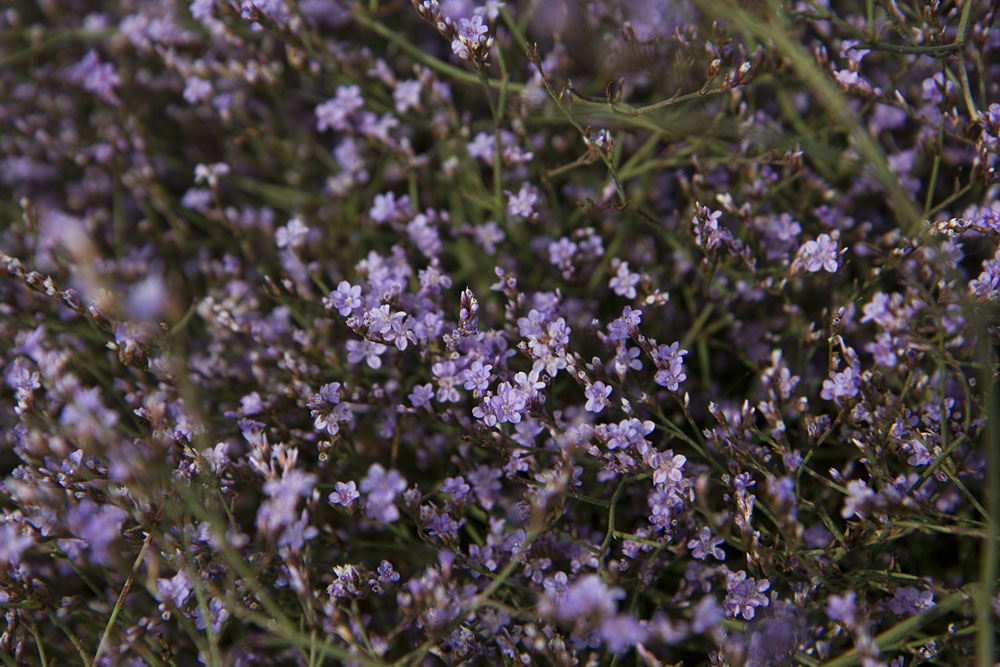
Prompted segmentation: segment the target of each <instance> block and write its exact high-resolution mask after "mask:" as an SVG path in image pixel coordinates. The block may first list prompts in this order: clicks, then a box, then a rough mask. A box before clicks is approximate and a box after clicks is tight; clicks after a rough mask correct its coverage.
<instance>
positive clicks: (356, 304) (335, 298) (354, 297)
mask: <svg viewBox="0 0 1000 667" xmlns="http://www.w3.org/2000/svg"><path fill="white" fill-rule="evenodd" d="M323 305H324V306H325V307H326V308H328V309H329V308H336V309H337V312H338V313H340V315H341V317H347V316H348V315H352V314H353V315H357V314H358V313H359V311H361V310H362V309H363V308H364V299H362V298H361V287H360V286H359V285H351V284H350V283H349V282H347V281H346V280H341V281H340V283H339V284H338V285H337V289H335V290H334V291H332V292H330V296H329V297H328V299H324V301H323Z"/></svg>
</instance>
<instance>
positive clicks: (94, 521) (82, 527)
mask: <svg viewBox="0 0 1000 667" xmlns="http://www.w3.org/2000/svg"><path fill="white" fill-rule="evenodd" d="M126 518H128V514H126V513H125V511H124V510H122V509H121V508H119V507H115V506H114V505H98V504H97V503H95V502H94V501H92V500H90V499H89V498H88V499H85V500H83V501H82V502H81V503H80V504H79V505H76V506H75V507H73V508H71V509H70V511H69V515H68V516H67V518H66V523H67V526H68V527H69V531H70V532H71V533H72V534H73V535H75V536H77V537H79V538H80V539H82V540H83V541H85V542H86V543H87V546H89V547H90V556H91V558H92V559H93V560H94V562H95V563H98V564H101V565H107V564H109V563H110V561H111V554H110V553H109V551H108V548H109V547H110V546H111V544H112V543H113V542H114V541H115V540H117V539H118V537H119V536H120V535H121V527H122V523H124V522H125V519H126Z"/></svg>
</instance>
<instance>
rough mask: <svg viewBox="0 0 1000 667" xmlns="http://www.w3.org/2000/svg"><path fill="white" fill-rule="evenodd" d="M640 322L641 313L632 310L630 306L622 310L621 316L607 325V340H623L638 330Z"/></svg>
mask: <svg viewBox="0 0 1000 667" xmlns="http://www.w3.org/2000/svg"><path fill="white" fill-rule="evenodd" d="M641 322H642V311H641V310H632V307H631V306H625V308H623V309H622V316H621V317H619V318H618V319H616V320H613V321H612V322H610V323H609V324H608V338H609V339H610V340H625V339H627V338H628V337H629V336H630V335H631V332H632V329H635V328H638V326H639V324H640V323H641Z"/></svg>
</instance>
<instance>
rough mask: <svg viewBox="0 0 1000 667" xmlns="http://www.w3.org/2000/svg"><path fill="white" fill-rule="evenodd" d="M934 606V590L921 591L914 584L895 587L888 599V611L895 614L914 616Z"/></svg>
mask: <svg viewBox="0 0 1000 667" xmlns="http://www.w3.org/2000/svg"><path fill="white" fill-rule="evenodd" d="M933 606H934V592H933V591H921V590H920V589H918V588H915V587H914V586H905V587H903V588H897V589H896V593H895V595H894V596H893V598H892V599H891V600H889V611H891V612H892V613H894V614H896V615H897V616H915V615H917V614H919V613H920V612H922V611H925V610H927V609H930V608H931V607H933Z"/></svg>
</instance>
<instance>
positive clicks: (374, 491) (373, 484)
mask: <svg viewBox="0 0 1000 667" xmlns="http://www.w3.org/2000/svg"><path fill="white" fill-rule="evenodd" d="M405 490H406V479H404V478H403V476H402V475H401V474H399V471H398V470H389V471H388V472H387V471H386V469H385V468H383V467H382V466H381V465H379V464H378V463H373V464H372V465H371V467H369V468H368V475H367V476H366V477H365V478H364V479H363V480H361V491H362V492H364V493H366V494H367V500H366V503H365V515H366V516H367V517H368V518H370V519H373V520H375V521H378V522H379V523H392V522H393V521H395V520H396V519H398V518H399V510H398V509H397V508H396V505H395V500H396V496H397V495H398V494H400V493H402V492H403V491H405Z"/></svg>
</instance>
